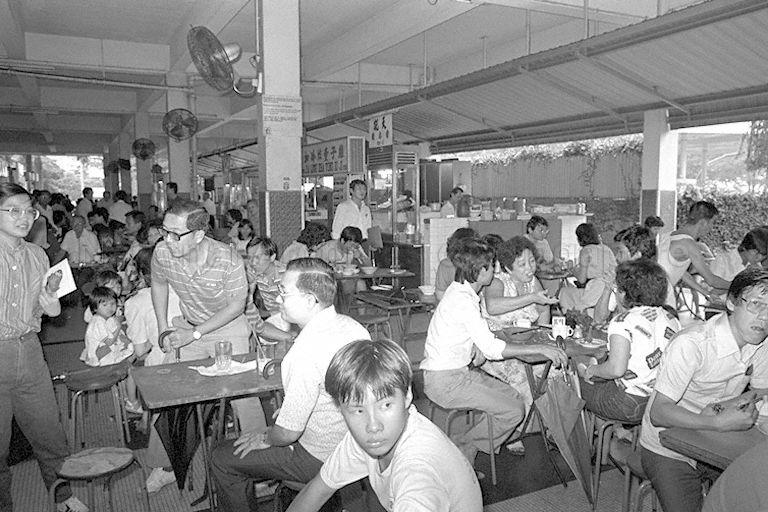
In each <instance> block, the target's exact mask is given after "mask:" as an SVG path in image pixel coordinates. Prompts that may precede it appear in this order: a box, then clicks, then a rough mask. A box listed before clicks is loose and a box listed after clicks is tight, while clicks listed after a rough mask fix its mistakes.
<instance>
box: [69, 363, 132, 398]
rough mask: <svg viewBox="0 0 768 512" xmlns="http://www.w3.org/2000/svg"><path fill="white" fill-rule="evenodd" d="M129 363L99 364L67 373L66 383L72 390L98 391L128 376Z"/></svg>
mask: <svg viewBox="0 0 768 512" xmlns="http://www.w3.org/2000/svg"><path fill="white" fill-rule="evenodd" d="M128 368H129V365H125V364H121V363H118V364H114V365H110V366H97V367H94V368H89V369H87V370H81V371H78V372H73V373H70V374H69V375H67V378H66V380H65V381H64V384H65V385H66V386H67V389H69V390H70V391H73V392H76V391H97V390H100V389H106V388H110V387H112V386H114V385H115V384H117V383H118V382H120V381H121V380H123V379H124V378H126V377H127V376H128Z"/></svg>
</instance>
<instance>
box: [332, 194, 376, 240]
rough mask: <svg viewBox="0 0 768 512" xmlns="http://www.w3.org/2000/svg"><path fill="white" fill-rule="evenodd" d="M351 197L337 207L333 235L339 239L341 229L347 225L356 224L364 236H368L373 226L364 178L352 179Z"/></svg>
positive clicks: (365, 237)
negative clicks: (366, 199) (366, 202)
mask: <svg viewBox="0 0 768 512" xmlns="http://www.w3.org/2000/svg"><path fill="white" fill-rule="evenodd" d="M349 193H350V196H351V197H350V198H349V199H347V200H346V201H344V202H343V203H340V204H339V206H337V207H336V212H335V213H334V215H333V227H332V228H331V237H333V238H334V239H338V238H339V237H340V236H341V230H343V229H344V228H345V227H347V226H354V227H356V228H358V229H359V230H360V231H361V232H362V233H363V238H364V239H367V238H368V229H369V228H370V227H371V209H370V208H368V205H367V204H365V202H364V201H365V196H367V195H368V187H366V185H365V182H364V181H363V180H352V181H351V182H350V184H349Z"/></svg>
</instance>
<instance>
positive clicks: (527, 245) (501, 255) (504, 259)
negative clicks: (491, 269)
mask: <svg viewBox="0 0 768 512" xmlns="http://www.w3.org/2000/svg"><path fill="white" fill-rule="evenodd" d="M526 249H528V250H529V251H531V254H533V257H534V258H536V257H537V254H536V247H535V246H534V245H533V242H531V241H530V240H528V239H527V238H525V237H524V236H513V237H512V238H510V239H509V240H507V241H506V242H504V243H503V244H501V246H500V247H499V248H498V249H496V259H498V260H499V263H500V264H501V268H502V269H509V270H512V268H513V266H514V264H515V260H516V259H517V258H519V257H520V256H522V255H523V252H525V250H526Z"/></svg>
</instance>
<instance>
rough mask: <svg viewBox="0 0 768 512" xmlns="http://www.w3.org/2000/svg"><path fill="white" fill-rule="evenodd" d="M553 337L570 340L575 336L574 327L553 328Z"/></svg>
mask: <svg viewBox="0 0 768 512" xmlns="http://www.w3.org/2000/svg"><path fill="white" fill-rule="evenodd" d="M552 336H554V337H555V338H557V337H558V336H559V337H561V338H569V337H571V336H573V327H570V326H568V325H558V326H554V325H553V326H552Z"/></svg>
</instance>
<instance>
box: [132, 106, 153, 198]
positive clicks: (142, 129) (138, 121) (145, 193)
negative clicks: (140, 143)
mask: <svg viewBox="0 0 768 512" xmlns="http://www.w3.org/2000/svg"><path fill="white" fill-rule="evenodd" d="M133 130H134V136H135V137H134V138H135V139H138V138H141V137H144V138H147V139H149V138H150V137H149V113H148V112H136V116H135V117H134V121H133ZM153 163H154V158H147V159H146V160H141V159H139V158H137V159H136V182H137V185H138V189H139V190H137V191H136V195H137V196H138V197H139V209H140V210H142V211H146V210H147V208H148V207H149V205H150V204H152V164H153Z"/></svg>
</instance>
